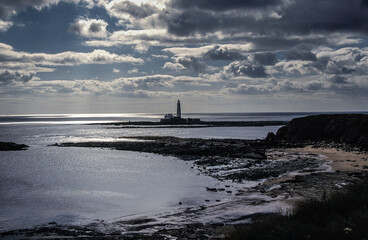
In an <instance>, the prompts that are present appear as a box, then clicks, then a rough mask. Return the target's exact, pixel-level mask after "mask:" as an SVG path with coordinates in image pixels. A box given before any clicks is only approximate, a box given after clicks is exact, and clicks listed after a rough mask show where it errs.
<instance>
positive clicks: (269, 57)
mask: <svg viewBox="0 0 368 240" xmlns="http://www.w3.org/2000/svg"><path fill="white" fill-rule="evenodd" d="M253 60H254V61H255V62H257V63H259V64H261V65H265V66H272V65H275V64H276V63H277V57H276V55H275V54H273V53H256V54H254V55H253Z"/></svg>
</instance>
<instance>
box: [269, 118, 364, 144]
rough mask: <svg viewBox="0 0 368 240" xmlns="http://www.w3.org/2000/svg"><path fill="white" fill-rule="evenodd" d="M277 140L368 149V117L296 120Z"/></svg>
mask: <svg viewBox="0 0 368 240" xmlns="http://www.w3.org/2000/svg"><path fill="white" fill-rule="evenodd" d="M276 137H277V139H282V140H287V141H290V142H297V141H333V142H338V143H347V144H352V145H357V146H360V147H363V148H364V149H368V115H365V114H331V115H316V116H308V117H303V118H295V119H293V120H292V121H290V122H289V123H288V124H287V125H286V126H284V127H282V128H280V129H279V130H278V131H277V133H276Z"/></svg>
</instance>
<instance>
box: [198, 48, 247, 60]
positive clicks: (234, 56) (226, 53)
mask: <svg viewBox="0 0 368 240" xmlns="http://www.w3.org/2000/svg"><path fill="white" fill-rule="evenodd" d="M203 58H204V59H207V60H232V61H233V60H240V59H244V56H243V55H242V54H240V53H238V52H235V51H230V50H228V49H227V48H226V47H220V46H214V47H213V48H212V49H211V50H209V51H208V52H206V53H205V54H204V55H203Z"/></svg>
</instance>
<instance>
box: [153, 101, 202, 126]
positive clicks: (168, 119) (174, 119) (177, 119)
mask: <svg viewBox="0 0 368 240" xmlns="http://www.w3.org/2000/svg"><path fill="white" fill-rule="evenodd" d="M160 122H161V123H170V124H195V123H201V120H200V119H199V118H182V117H181V104H180V100H178V102H177V103H176V116H174V114H172V113H166V114H165V115H164V118H162V119H161V120H160Z"/></svg>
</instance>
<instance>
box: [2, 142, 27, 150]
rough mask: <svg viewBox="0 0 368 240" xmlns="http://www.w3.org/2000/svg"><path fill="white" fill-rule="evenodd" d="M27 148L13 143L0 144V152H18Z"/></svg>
mask: <svg viewBox="0 0 368 240" xmlns="http://www.w3.org/2000/svg"><path fill="white" fill-rule="evenodd" d="M27 148H28V146H27V145H25V144H16V143H13V142H0V151H19V150H27Z"/></svg>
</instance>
